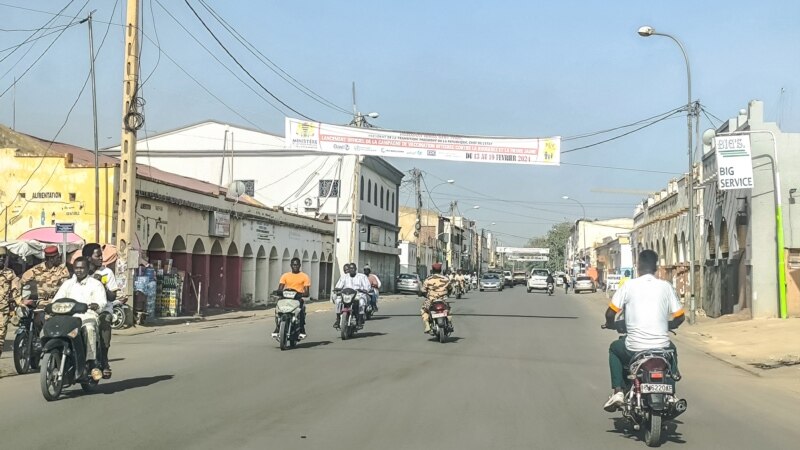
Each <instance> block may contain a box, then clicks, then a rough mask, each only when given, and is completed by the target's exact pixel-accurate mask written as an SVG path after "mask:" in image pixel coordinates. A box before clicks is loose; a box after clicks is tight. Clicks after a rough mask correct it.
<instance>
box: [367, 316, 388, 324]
mask: <svg viewBox="0 0 800 450" xmlns="http://www.w3.org/2000/svg"><path fill="white" fill-rule="evenodd" d="M391 318H392V316H382V315H381V316H372V317H370V318H369V320H367V322H372V321H373V320H386V319H391Z"/></svg>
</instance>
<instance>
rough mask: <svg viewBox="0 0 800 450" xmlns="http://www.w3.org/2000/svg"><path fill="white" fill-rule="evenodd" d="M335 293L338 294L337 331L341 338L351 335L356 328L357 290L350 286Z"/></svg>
mask: <svg viewBox="0 0 800 450" xmlns="http://www.w3.org/2000/svg"><path fill="white" fill-rule="evenodd" d="M336 295H338V296H339V298H340V301H339V307H340V308H341V310H340V311H339V312H340V316H339V332H340V333H341V336H342V340H343V341H344V340H347V339H350V338H351V337H353V335H354V334H355V333H356V330H357V329H358V314H359V309H360V307H359V302H358V291H356V290H354V289H350V288H345V289H342V290H341V291H340V292H338V293H337V294H336Z"/></svg>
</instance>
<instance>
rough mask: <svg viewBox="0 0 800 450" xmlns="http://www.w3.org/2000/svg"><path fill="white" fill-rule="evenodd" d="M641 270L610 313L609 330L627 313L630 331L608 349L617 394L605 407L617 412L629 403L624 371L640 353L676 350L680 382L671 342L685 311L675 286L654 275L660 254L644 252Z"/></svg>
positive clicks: (614, 300)
mask: <svg viewBox="0 0 800 450" xmlns="http://www.w3.org/2000/svg"><path fill="white" fill-rule="evenodd" d="M637 267H638V269H639V273H640V274H641V275H640V276H639V277H638V278H635V279H631V280H628V282H626V283H625V285H624V286H622V287H621V288H620V289H618V290H617V292H616V293H615V294H614V297H613V298H612V300H611V304H609V305H608V309H607V310H606V327H608V328H612V329H613V328H614V327H615V319H616V316H617V314H618V313H620V312H624V314H625V328H626V330H627V336H626V337H624V338H620V339H617V340H616V341H614V342H612V343H611V345H610V346H609V349H608V365H609V369H610V371H611V388H612V389H613V390H614V392H613V394H612V395H611V397H610V398H609V399H608V401H607V402H606V404H605V405H604V406H603V408H604V409H605V410H606V411H609V412H613V411H616V410H617V409H618V408H619V407H620V406H621V405H622V404H623V403H624V401H625V394H624V386H625V380H624V368H625V366H626V365H628V364H630V361H631V359H632V358H633V356H634V354H636V353H637V352H641V351H645V350H651V349H663V348H670V349H672V350H674V351H675V353H674V357H673V366H672V368H673V372H674V374H673V378H674V379H675V380H676V381H677V380H679V379H680V373H679V372H678V356H677V355H678V354H677V350H676V348H675V344H673V343H672V342H670V339H669V330H673V329H675V328H678V327H679V326H680V325H681V323H683V320H684V319H685V317H684V311H683V308H682V306H681V303H680V301H679V300H678V296H677V295H676V294H675V289H674V288H673V287H672V285H671V284H669V283H668V282H666V281H663V280H659V279H657V278H656V277H655V275H654V274H655V273H656V270H657V269H658V255H657V254H656V252H654V251H652V250H644V251H643V252H641V253H640V254H639V260H638V264H637Z"/></svg>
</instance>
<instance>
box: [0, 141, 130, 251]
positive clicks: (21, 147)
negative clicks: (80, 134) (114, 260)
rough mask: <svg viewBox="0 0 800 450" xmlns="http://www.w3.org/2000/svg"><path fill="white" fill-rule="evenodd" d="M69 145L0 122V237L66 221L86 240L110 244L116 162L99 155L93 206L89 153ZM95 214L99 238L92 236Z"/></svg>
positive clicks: (14, 235) (92, 164) (92, 160)
mask: <svg viewBox="0 0 800 450" xmlns="http://www.w3.org/2000/svg"><path fill="white" fill-rule="evenodd" d="M74 149H76V147H73V146H71V145H67V144H62V143H59V142H52V143H51V142H49V141H44V140H41V139H38V138H35V137H33V136H28V135H26V134H23V133H18V132H15V131H13V130H11V129H9V128H7V127H5V126H3V125H0V177H2V178H1V179H2V180H3V183H2V184H1V185H0V213H2V217H0V239H2V240H14V239H17V238H19V237H20V236H22V235H23V234H24V233H26V232H28V231H30V230H33V229H36V228H43V227H48V228H52V227H53V225H54V224H55V223H56V222H72V223H75V233H76V234H77V235H79V236H80V237H81V238H83V239H84V240H85V241H86V242H103V243H105V242H111V239H112V229H113V227H114V219H113V211H114V179H115V178H114V177H115V171H116V167H115V166H116V160H115V159H113V158H110V157H107V156H100V157H99V167H100V169H99V171H100V183H99V185H100V208H99V210H96V209H95V190H94V187H95V183H94V180H95V175H94V157H93V155H92V153H91V152H87V151H85V150H83V151H79V152H78V151H75V150H74ZM96 217H99V219H100V233H99V236H95V218H96Z"/></svg>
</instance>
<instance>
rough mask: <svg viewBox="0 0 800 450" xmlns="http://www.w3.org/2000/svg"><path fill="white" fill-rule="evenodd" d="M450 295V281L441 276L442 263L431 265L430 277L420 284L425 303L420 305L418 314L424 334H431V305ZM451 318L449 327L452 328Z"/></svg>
mask: <svg viewBox="0 0 800 450" xmlns="http://www.w3.org/2000/svg"><path fill="white" fill-rule="evenodd" d="M449 293H450V279H449V278H448V277H446V276H444V275H442V263H438V262H437V263H433V265H431V276H429V277H428V278H426V279H425V281H423V282H422V294H424V295H425V301H424V302H423V303H422V309H420V314H421V315H422V323H423V325H425V333H430V332H431V324H430V318H431V314H430V308H431V304H432V303H433V302H434V301H436V300H441V299H444V298H447V295H448V294H449ZM452 322H453V321H452V318H451V319H450V325H451V326H452Z"/></svg>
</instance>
